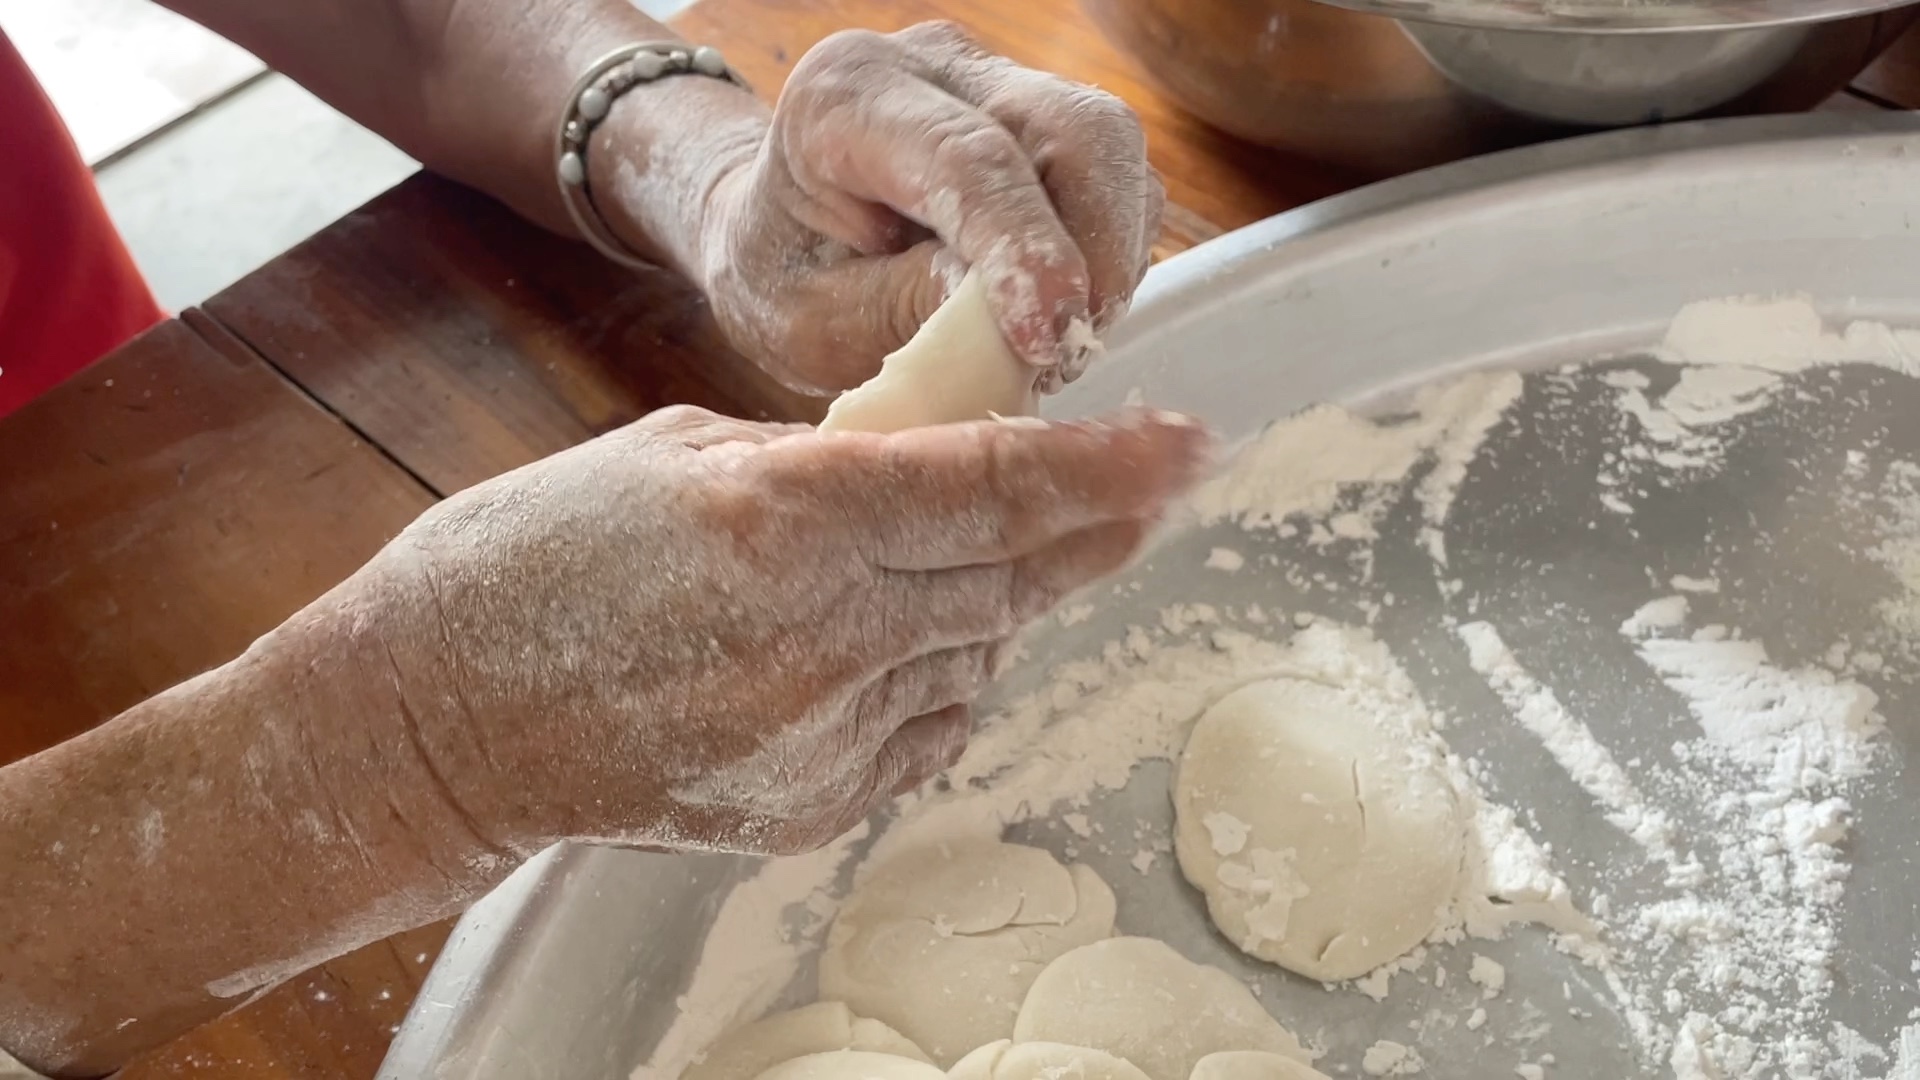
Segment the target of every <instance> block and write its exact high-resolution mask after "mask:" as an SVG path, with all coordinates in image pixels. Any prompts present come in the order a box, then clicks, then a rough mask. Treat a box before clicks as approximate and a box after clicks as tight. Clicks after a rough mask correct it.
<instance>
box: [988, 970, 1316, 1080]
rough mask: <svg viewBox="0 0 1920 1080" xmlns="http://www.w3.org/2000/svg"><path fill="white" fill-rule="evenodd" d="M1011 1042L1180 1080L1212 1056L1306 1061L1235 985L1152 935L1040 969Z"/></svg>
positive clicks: (1288, 1035) (1288, 1037) (1249, 993)
mask: <svg viewBox="0 0 1920 1080" xmlns="http://www.w3.org/2000/svg"><path fill="white" fill-rule="evenodd" d="M1013 1040H1014V1042H1015V1043H1024V1042H1056V1043H1066V1044H1067V1045H1069V1046H1090V1047H1093V1048H1095V1049H1097V1050H1105V1051H1106V1052H1107V1053H1109V1054H1112V1055H1114V1056H1115V1057H1121V1058H1125V1059H1126V1060H1128V1061H1130V1062H1132V1063H1133V1064H1134V1065H1136V1066H1138V1067H1139V1069H1140V1071H1141V1072H1144V1073H1146V1074H1147V1076H1148V1077H1149V1078H1151V1080H1188V1076H1189V1075H1190V1074H1192V1072H1193V1067H1194V1066H1195V1065H1196V1064H1198V1063H1199V1061H1200V1059H1201V1058H1204V1057H1206V1056H1207V1055H1208V1054H1212V1053H1215V1052H1218V1051H1221V1050H1264V1051H1267V1052H1268V1053H1273V1054H1280V1055H1282V1056H1284V1057H1290V1058H1293V1059H1295V1060H1297V1061H1300V1062H1306V1061H1308V1060H1310V1059H1309V1058H1308V1056H1307V1052H1306V1051H1305V1050H1303V1049H1301V1046H1300V1041H1299V1040H1298V1039H1295V1038H1294V1037H1293V1035H1292V1034H1291V1033H1290V1032H1288V1031H1287V1029H1286V1028H1284V1027H1281V1026H1280V1023H1279V1021H1277V1020H1275V1019H1274V1018H1273V1017H1271V1016H1269V1015H1267V1011H1266V1010H1265V1009H1263V1008H1261V1006H1260V1002H1258V1001H1256V1000H1255V999H1254V996H1253V993H1252V991H1250V990H1248V989H1247V987H1246V984H1244V983H1242V982H1241V981H1240V980H1239V979H1236V978H1234V977H1233V976H1231V975H1229V974H1227V973H1226V972H1224V971H1221V970H1220V969H1219V968H1213V967H1207V966H1205V965H1204V964H1196V963H1194V962H1193V961H1191V960H1189V959H1187V958H1186V957H1184V956H1181V955H1180V954H1179V953H1177V952H1174V951H1173V950H1172V949H1171V948H1169V947H1168V946H1167V945H1166V944H1165V943H1163V942H1159V941H1155V940H1153V939H1152V938H1141V937H1117V938H1109V939H1108V940H1106V941H1098V942H1095V943H1093V944H1092V945H1086V946H1082V947H1081V948H1078V949H1075V950H1073V951H1072V952H1070V953H1068V954H1066V955H1065V956H1062V957H1061V958H1060V959H1058V960H1055V961H1054V962H1053V963H1051V964H1048V965H1047V969H1046V970H1045V971H1043V972H1041V973H1040V977H1039V978H1038V979H1035V980H1034V982H1033V989H1031V990H1029V991H1027V1000H1026V1003H1025V1004H1023V1005H1021V1006H1020V1019H1019V1021H1018V1022H1017V1023H1015V1024H1014V1027H1013Z"/></svg>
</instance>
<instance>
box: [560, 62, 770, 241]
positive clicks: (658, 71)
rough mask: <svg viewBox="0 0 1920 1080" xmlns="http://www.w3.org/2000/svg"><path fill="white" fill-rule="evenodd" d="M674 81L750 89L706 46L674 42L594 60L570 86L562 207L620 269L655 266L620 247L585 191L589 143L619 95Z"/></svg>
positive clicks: (563, 123) (563, 121) (563, 132)
mask: <svg viewBox="0 0 1920 1080" xmlns="http://www.w3.org/2000/svg"><path fill="white" fill-rule="evenodd" d="M674 75H704V76H707V77H708V78H713V79H725V80H727V81H728V82H730V83H733V84H734V85H735V86H738V87H740V88H741V89H743V90H745V89H750V88H749V87H748V86H747V83H746V80H745V79H742V78H741V77H740V75H739V73H738V72H736V71H734V70H733V68H731V67H729V66H728V65H727V60H726V57H724V56H721V55H720V50H718V49H715V48H712V47H710V46H706V45H700V46H692V45H687V44H684V43H682V42H677V41H650V42H643V43H640V44H636V45H624V46H622V47H620V48H618V49H615V50H614V51H612V52H610V53H608V54H607V55H605V56H603V57H601V58H600V59H599V60H596V61H595V62H594V63H593V66H591V67H589V68H588V69H587V71H586V73H585V74H584V75H581V76H580V81H578V82H576V83H574V84H573V90H572V92H570V93H569V94H568V95H567V108H566V112H565V113H564V114H563V115H562V116H561V118H560V130H559V132H558V133H557V134H556V135H555V137H554V157H555V159H556V162H557V164H556V166H555V169H556V172H557V174H558V176H559V180H560V201H561V202H563V203H565V204H566V207H567V215H568V216H569V217H571V218H573V224H574V227H575V228H577V229H579V230H580V235H581V237H582V238H583V239H585V240H586V242H587V243H589V244H592V245H593V247H594V250H596V251H598V252H599V253H600V254H602V255H605V256H606V257H607V258H609V259H611V260H613V261H614V262H616V263H619V264H620V265H622V266H628V267H635V268H646V267H650V266H652V265H653V264H652V263H649V262H648V261H646V260H645V259H642V258H641V257H640V256H638V255H636V254H634V252H633V250H632V249H631V248H629V247H627V245H626V244H624V243H622V242H621V240H620V238H619V237H618V236H615V235H614V232H613V229H612V228H610V227H609V226H608V225H607V219H606V218H605V217H604V216H603V215H602V214H601V213H600V209H599V207H597V206H595V205H594V202H593V193H592V192H591V191H589V190H588V188H587V143H588V142H589V141H590V140H591V139H592V138H593V130H594V129H595V128H596V127H599V126H600V122H601V121H602V120H605V119H606V118H607V114H608V113H610V112H612V111H613V103H614V102H615V101H617V100H619V98H620V95H622V94H624V93H626V92H627V91H629V90H631V89H633V88H634V87H636V86H641V85H644V84H646V83H651V82H658V81H660V80H661V79H665V78H668V77H670V76H674Z"/></svg>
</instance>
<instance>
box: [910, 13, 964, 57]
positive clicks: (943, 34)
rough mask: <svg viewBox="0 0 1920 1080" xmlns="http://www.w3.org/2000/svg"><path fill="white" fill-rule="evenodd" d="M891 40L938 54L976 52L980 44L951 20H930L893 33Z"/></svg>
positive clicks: (962, 27)
mask: <svg viewBox="0 0 1920 1080" xmlns="http://www.w3.org/2000/svg"><path fill="white" fill-rule="evenodd" d="M892 36H893V38H894V40H895V41H898V42H899V43H900V44H901V45H903V46H906V47H907V48H911V49H931V50H937V51H940V52H948V53H951V52H968V53H971V52H977V51H978V50H979V48H980V44H979V42H978V41H976V40H975V39H974V37H973V35H972V34H970V33H968V32H967V28H966V27H964V26H961V25H960V24H959V23H957V22H954V21H953V20H951V19H931V20H929V21H927V22H923V23H916V24H914V25H912V26H909V27H907V28H906V29H905V30H901V31H898V32H896V33H894V34H893V35H892Z"/></svg>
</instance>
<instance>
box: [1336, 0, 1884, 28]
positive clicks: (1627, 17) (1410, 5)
mask: <svg viewBox="0 0 1920 1080" xmlns="http://www.w3.org/2000/svg"><path fill="white" fill-rule="evenodd" d="M1314 2H1315V3H1319V4H1325V5H1326V6H1328V7H1337V8H1341V9H1343V10H1346V11H1354V12H1359V13H1361V14H1365V15H1380V16H1384V17H1386V18H1390V19H1396V20H1400V21H1405V22H1422V23H1435V24H1438V25H1441V26H1457V27H1469V28H1474V29H1481V30H1511V31H1516V32H1522V33H1538V34H1594V35H1605V36H1642V35H1655V34H1660V35H1664V34H1687V33H1715V32H1718V33H1724V32H1728V31H1739V30H1765V29H1770V28H1779V27H1787V26H1811V25H1816V24H1819V23H1828V22H1838V21H1841V20H1843V19H1851V18H1858V17H1861V16H1866V15H1878V14H1882V13H1884V12H1888V11H1892V10H1894V9H1896V8H1902V7H1907V6H1908V5H1910V4H1912V3H1914V0H1739V2H1740V3H1741V11H1740V12H1738V13H1736V12H1732V11H1728V10H1726V6H1725V4H1724V3H1721V4H1712V3H1705V2H1701V0H1684V2H1681V3H1671V4H1623V3H1609V2H1605V0H1574V2H1569V0H1501V2H1499V3H1494V2H1490V0H1314ZM1653 13H1658V14H1659V19H1658V21H1648V20H1647V16H1649V15H1650V14H1653Z"/></svg>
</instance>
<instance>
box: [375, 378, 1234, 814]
mask: <svg viewBox="0 0 1920 1080" xmlns="http://www.w3.org/2000/svg"><path fill="white" fill-rule="evenodd" d="M1207 449H1208V438H1207V436H1206V434H1205V432H1204V431H1203V430H1202V429H1201V428H1200V427H1199V426H1197V425H1196V424H1194V423H1192V422H1190V421H1187V420H1186V419H1184V418H1181V417H1175V416H1172V415H1170V414H1165V413H1147V412H1132V413H1127V414H1123V415H1120V416H1118V417H1115V418H1112V419H1109V420H1105V421H1097V422H1089V423H1075V424H1045V423H1040V422H1037V421H1034V422H1023V423H978V424H961V425H951V426H946V427H939V428H928V429H922V430H917V431H910V432H903V433H901V434H898V435H891V436H880V435H852V434H847V435H839V436H833V437H826V436H820V435H816V434H813V433H811V432H810V431H808V430H807V429H804V428H802V429H794V428H787V427H782V426H774V425H765V424H750V423H745V422H740V421H735V420H729V419H724V418H722V417H719V416H715V415H712V414H710V413H706V412H702V411H699V410H694V409H672V410H667V411H665V412H661V413H657V414H655V415H653V416H651V417H649V418H647V419H645V420H642V421H640V422H638V423H635V424H632V425H630V426H628V427H626V428H623V429H621V430H619V431H615V432H613V433H611V434H608V435H605V436H602V437H601V438H599V439H596V440H594V441H593V442H590V443H587V444H585V445H582V446H579V447H576V448H574V449H572V450H569V451H567V452H565V453H562V454H559V455H556V456H554V457H552V458H548V459H546V460H544V461H540V462H537V463H535V464H533V465H529V466H527V467H526V468H523V469H520V470H517V471H515V472H512V473H509V474H507V475H505V476H502V477H499V478H497V479H495V480H493V481H490V482H488V483H485V484H481V485H479V486H478V487H475V488H472V489H469V490H468V491H466V492H463V493H461V494H459V495H456V496H454V497H453V498H451V499H448V500H447V501H446V502H445V503H442V504H441V505H440V506H439V507H437V508H435V509H434V510H432V511H430V512H429V513H428V514H426V515H425V516H424V517H423V518H421V519H420V520H419V521H418V522H416V523H415V524H414V525H412V526H411V527H409V528H408V529H407V530H406V531H405V532H403V533H402V534H401V536H400V537H399V538H398V539H397V540H395V541H394V542H393V544H391V545H389V547H388V548H387V549H386V550H385V551H383V552H382V553H381V554H380V555H379V556H378V557H377V558H376V559H375V560H374V561H373V562H372V563H371V564H369V566H368V567H367V569H366V570H364V571H363V572H362V574H361V575H360V579H359V588H360V589H361V590H362V594H363V595H365V596H366V597H368V598H369V599H368V600H367V601H366V602H368V603H371V604H374V605H381V614H382V618H381V619H379V620H376V622H378V623H383V624H388V625H391V626H392V627H393V629H391V630H383V631H382V633H383V634H384V635H385V637H386V641H387V644H386V653H387V655H388V656H390V657H391V662H392V665H393V667H394V670H395V671H396V672H398V673H399V676H398V677H399V678H400V680H401V681H402V682H403V683H404V698H405V700H406V701H407V702H408V705H409V707H408V709H407V710H405V711H406V712H407V713H408V714H409V715H408V718H407V721H406V722H407V723H408V724H410V725H411V726H412V728H413V730H414V732H415V733H416V735H417V741H418V742H419V744H420V746H421V752H422V754H423V755H425V757H426V759H427V760H428V761H429V762H431V763H432V769H431V772H432V774H433V775H434V776H435V777H437V778H439V782H440V783H441V784H442V786H443V787H444V788H445V790H446V794H447V796H448V798H449V799H450V800H451V801H452V802H453V803H454V804H455V806H456V807H457V809H458V811H459V813H458V817H459V819H460V820H463V821H467V822H470V823H471V824H472V827H473V829H474V830H475V831H476V832H477V833H478V834H479V837H480V839H481V840H482V842H484V843H486V844H489V845H492V846H495V847H498V848H500V849H502V850H507V851H513V852H525V851H528V850H531V849H535V848H537V847H540V846H544V845H545V844H547V843H549V842H551V841H553V840H556V839H560V838H577V839H599V840H606V841H610V842H615V843H622V844H633V845H644V846H658V847H667V848H680V849H684V848H723V849H732V850H746V851H755V852H796V851H801V850H806V849H810V848H812V847H815V846H818V845H819V844H822V843H825V842H826V841H827V840H829V839H831V838H833V837H835V836H837V835H839V834H840V833H842V832H844V831H845V830H847V829H848V828H850V827H852V826H853V825H854V824H856V823H857V822H859V821H860V820H861V819H862V818H863V817H864V816H865V815H866V814H867V813H868V811H869V810H870V809H872V808H873V806H874V805H875V804H876V803H878V802H879V801H880V800H882V799H884V798H886V797H887V796H889V795H890V794H891V793H893V792H896V791H900V790H903V789H905V788H907V787H910V786H912V785H915V784H918V783H919V782H921V781H923V780H925V779H927V778H928V777H930V776H932V775H933V774H934V773H936V772H937V771H939V770H940V769H942V768H944V767H945V766H947V765H948V764H950V763H951V762H952V761H953V760H954V759H955V758H956V757H957V756H958V754H959V753H960V751H961V749H962V747H963V746H964V745H965V743H966V741H967V735H968V730H969V724H970V718H969V714H968V702H969V701H970V700H971V699H972V698H973V697H974V695H975V694H976V693H977V692H978V691H979V690H980V689H981V688H982V687H983V686H984V685H985V684H986V682H987V681H988V679H989V678H990V677H991V674H992V670H993V667H994V662H995V656H996V653H997V651H998V648H999V646H1000V645H1001V644H1002V643H1004V642H1006V641H1007V640H1008V638H1009V637H1010V636H1012V635H1013V634H1014V633H1015V632H1016V631H1017V630H1018V629H1019V628H1020V627H1021V626H1022V625H1023V624H1025V623H1026V622H1028V621H1030V620H1032V619H1034V618H1036V617H1038V616H1039V615H1041V614H1043V613H1045V612H1046V611H1047V610H1048V609H1049V608H1051V607H1052V606H1053V605H1054V604H1055V603H1057V602H1058V601H1059V600H1060V599H1061V598H1062V597H1064V596H1065V595H1066V594H1068V593H1069V592H1071V591H1073V590H1074V589H1077V588H1079V587H1080V586H1083V585H1086V584H1087V583H1089V582H1091V581H1093V580H1094V579H1096V578H1099V577H1101V576H1103V575H1105V574H1107V573H1110V572H1112V571H1114V570H1116V569H1118V568H1119V567H1120V566H1122V565H1123V564H1124V563H1125V562H1127V561H1128V560H1129V559H1130V558H1131V557H1132V556H1133V555H1134V554H1135V552H1136V551H1137V550H1138V549H1139V547H1140V546H1141V544H1142V542H1143V540H1144V539H1145V537H1146V535H1147V533H1148V531H1149V529H1150V528H1151V527H1152V525H1153V523H1154V522H1155V521H1156V520H1157V519H1158V518H1159V516H1160V515H1161V514H1162V513H1163V511H1164V510H1165V508H1166V506H1167V504H1168V501H1169V500H1170V499H1172V498H1174V497H1175V496H1177V495H1178V494H1179V493H1180V492H1182V491H1183V490H1185V489H1186V488H1187V487H1188V485H1189V484H1190V483H1191V482H1192V481H1193V480H1194V479H1196V478H1197V476H1198V474H1199V472H1200V470H1201V468H1202V467H1203V465H1204V461H1205V458H1206V456H1207ZM350 584H351V583H350Z"/></svg>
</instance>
